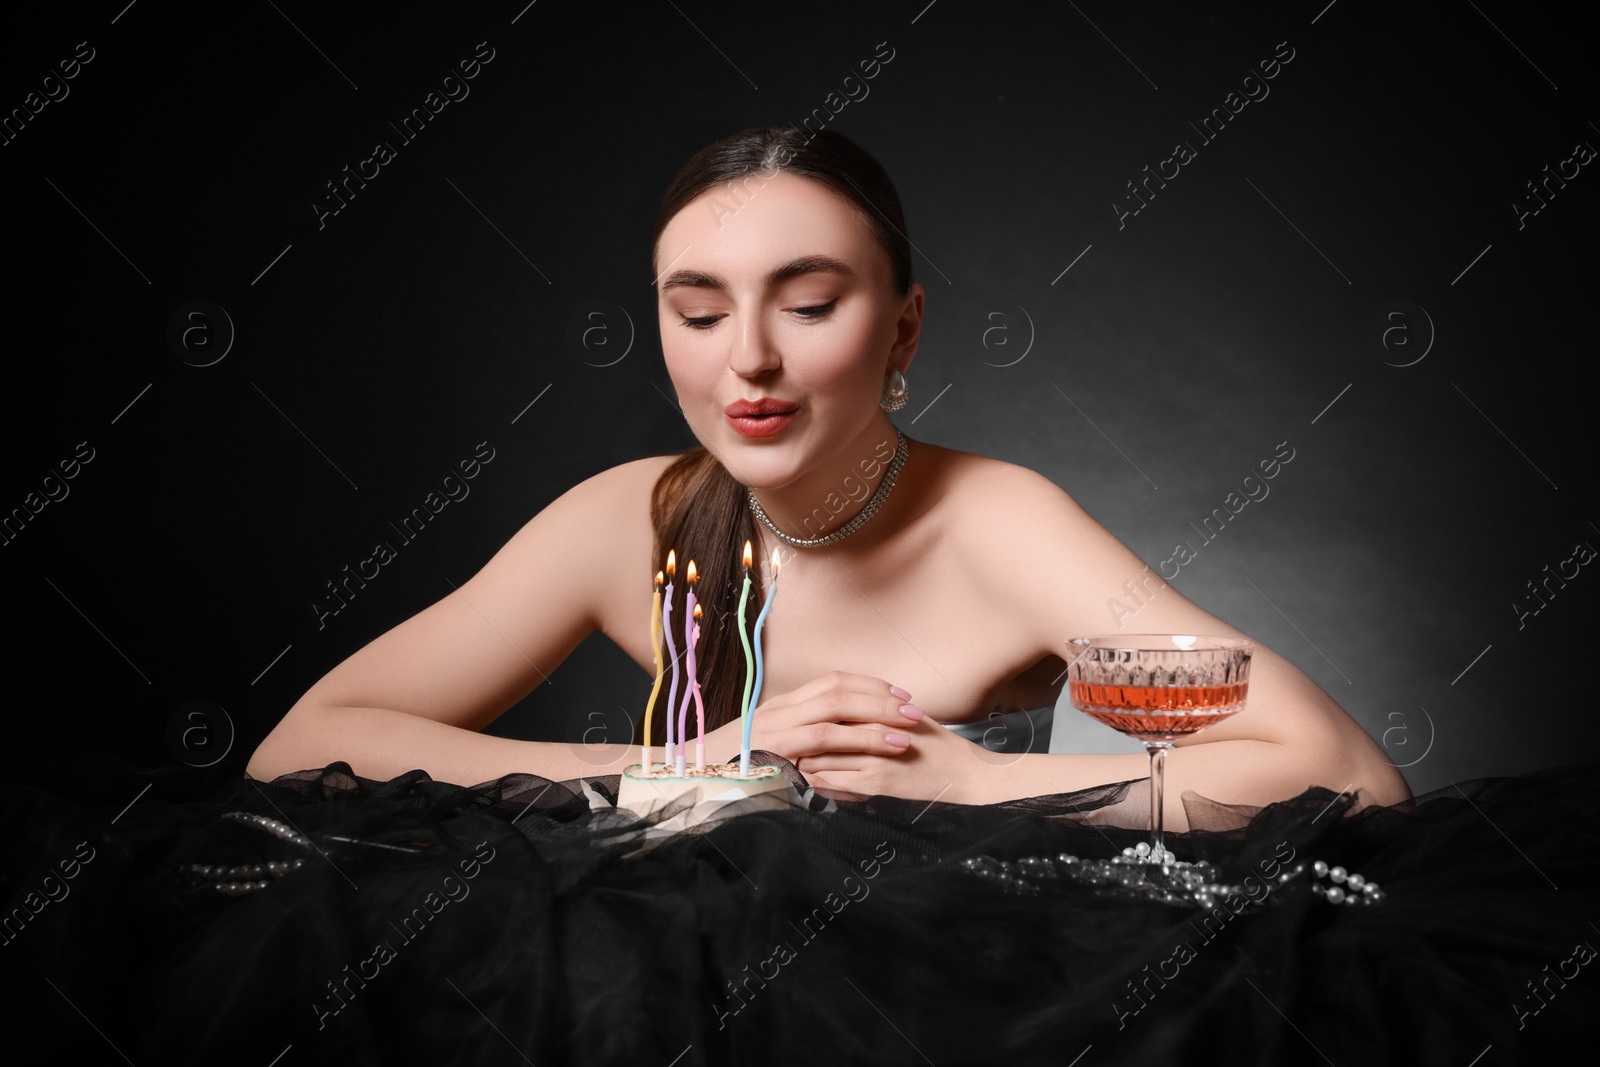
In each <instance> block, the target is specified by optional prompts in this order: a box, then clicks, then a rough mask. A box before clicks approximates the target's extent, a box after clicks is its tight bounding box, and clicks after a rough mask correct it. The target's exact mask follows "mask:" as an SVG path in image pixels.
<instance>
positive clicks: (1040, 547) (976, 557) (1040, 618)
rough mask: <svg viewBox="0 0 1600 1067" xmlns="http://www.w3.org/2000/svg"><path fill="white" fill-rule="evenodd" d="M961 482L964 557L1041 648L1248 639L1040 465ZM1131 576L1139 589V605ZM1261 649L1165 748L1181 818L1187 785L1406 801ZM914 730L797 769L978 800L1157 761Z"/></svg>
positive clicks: (1091, 780)
mask: <svg viewBox="0 0 1600 1067" xmlns="http://www.w3.org/2000/svg"><path fill="white" fill-rule="evenodd" d="M962 489H963V499H962V501H961V504H960V506H959V508H957V509H954V511H953V513H954V514H955V515H956V516H957V521H956V522H954V523H953V524H952V529H951V530H950V533H951V536H953V537H956V538H959V539H960V540H961V542H962V543H961V545H960V550H961V555H962V557H963V558H964V559H966V560H969V561H970V565H971V566H972V567H974V568H976V569H978V570H979V571H980V573H981V578H982V582H983V584H984V586H985V587H986V588H988V589H991V590H993V591H994V595H995V597H996V598H997V600H998V601H999V603H998V610H999V611H1000V612H1003V613H1004V615H1005V616H1006V617H1007V618H1009V619H1014V620H1019V621H1020V626H1019V632H1021V633H1025V634H1030V635H1032V637H1033V640H1034V641H1035V642H1036V643H1037V644H1036V647H1035V648H1033V649H1030V650H1029V651H1030V652H1031V653H1033V654H1034V655H1037V656H1041V657H1042V656H1045V655H1055V656H1059V657H1061V658H1062V659H1063V660H1066V661H1068V662H1070V661H1071V659H1072V656H1073V650H1072V648H1071V646H1069V645H1068V644H1067V641H1068V640H1069V639H1070V638H1073V637H1078V636H1085V635H1090V634H1104V633H1113V634H1114V633H1118V632H1125V633H1129V634H1134V633H1193V634H1210V635H1216V636H1227V637H1247V636H1248V635H1246V634H1244V633H1242V632H1241V631H1239V630H1237V629H1235V628H1234V627H1232V626H1229V625H1228V624H1227V623H1224V622H1222V621H1221V620H1220V619H1217V618H1216V617H1214V616H1212V615H1211V614H1209V613H1208V612H1206V611H1204V610H1202V609H1201V608H1200V607H1198V606H1197V605H1195V604H1194V603H1192V602H1191V601H1189V600H1188V599H1186V598H1185V597H1184V596H1183V595H1182V594H1180V593H1179V592H1178V591H1177V590H1176V589H1174V588H1172V587H1171V586H1170V585H1167V584H1166V582H1164V581H1163V580H1162V579H1161V577H1160V575H1159V574H1157V573H1156V572H1155V571H1154V570H1152V569H1151V568H1149V567H1147V566H1145V564H1144V563H1143V561H1141V560H1140V559H1139V558H1138V557H1137V556H1135V555H1134V554H1133V552H1132V551H1130V550H1129V549H1128V548H1127V546H1125V545H1123V544H1122V542H1120V541H1118V540H1117V539H1116V538H1115V537H1114V536H1112V534H1111V533H1110V532H1109V531H1108V530H1106V529H1105V528H1104V527H1103V526H1101V525H1100V524H1099V523H1098V522H1096V521H1095V520H1094V519H1093V518H1091V517H1090V516H1089V515H1088V514H1087V513H1086V512H1085V511H1084V510H1083V509H1082V508H1081V507H1079V506H1078V505H1077V504H1076V503H1075V502H1074V501H1073V500H1072V499H1071V498H1070V497H1069V496H1067V494H1066V493H1064V492H1062V490H1061V489H1060V488H1059V487H1057V486H1056V485H1054V484H1053V483H1051V482H1050V481H1049V480H1048V479H1046V478H1044V477H1043V476H1042V475H1039V474H1037V473H1035V472H1034V471H1031V470H1028V469H1027V468H1024V467H1018V466H1015V465H1012V464H1007V463H1000V462H998V461H986V463H985V467H984V469H983V471H982V476H981V477H968V478H967V479H966V480H965V483H964V485H963V487H962ZM1125 582H1131V583H1133V586H1134V588H1135V589H1136V590H1139V591H1140V592H1139V596H1138V599H1137V601H1135V600H1134V599H1133V598H1131V597H1130V596H1129V594H1128V591H1127V590H1126V588H1125V587H1124V584H1123V583H1125ZM1112 598H1116V599H1118V600H1120V601H1121V602H1122V603H1123V604H1124V605H1126V606H1127V607H1130V608H1136V609H1137V610H1136V612H1135V613H1134V614H1133V615H1132V617H1128V616H1126V615H1125V613H1123V612H1120V611H1119V612H1116V613H1113V611H1112V609H1111V608H1110V607H1108V601H1110V600H1111V599H1112ZM1119 620H1120V622H1121V624H1122V625H1121V626H1120V627H1119V625H1118V623H1119ZM1253 640H1254V639H1252V641H1253ZM1254 643H1255V650H1254V652H1253V654H1252V657H1251V664H1250V693H1249V696H1248V699H1247V701H1246V704H1245V707H1244V709H1243V710H1242V711H1240V712H1239V713H1238V714H1237V715H1234V716H1233V717H1231V718H1229V719H1227V720H1224V721H1223V722H1221V723H1219V724H1217V725H1215V726H1212V727H1210V728H1209V729H1207V730H1205V731H1204V732H1202V733H1199V734H1196V735H1193V736H1191V737H1187V738H1184V739H1182V740H1180V741H1178V742H1177V743H1176V747H1175V748H1174V750H1173V751H1171V752H1170V753H1169V754H1168V756H1167V763H1166V790H1165V793H1166V795H1165V805H1164V811H1165V819H1166V825H1167V826H1168V827H1170V828H1172V829H1177V830H1181V829H1184V828H1186V827H1187V825H1188V822H1187V818H1186V816H1185V813H1184V809H1183V806H1182V794H1183V792H1184V791H1185V790H1193V791H1195V792H1197V793H1199V794H1201V795H1202V796H1205V797H1208V798H1210V799H1212V800H1216V801H1219V802H1222V803H1228V804H1246V805H1252V806H1260V805H1265V804H1269V803H1272V802H1274V801H1278V800H1283V799H1286V798H1288V797H1292V796H1296V795H1298V794H1300V793H1302V792H1304V791H1305V790H1306V789H1307V788H1308V787H1309V786H1312V785H1321V786H1326V787H1327V788H1329V789H1331V790H1333V791H1334V792H1344V791H1360V792H1361V793H1362V794H1363V797H1364V800H1365V801H1366V802H1368V803H1378V804H1395V803H1399V802H1401V801H1403V800H1405V799H1407V798H1409V797H1410V795H1411V791H1410V789H1409V788H1408V787H1407V785H1406V782H1405V778H1404V776H1403V775H1401V773H1400V772H1399V771H1398V770H1397V769H1396V768H1395V767H1394V765H1393V763H1391V762H1390V761H1389V760H1388V759H1387V758H1386V757H1385V756H1384V754H1383V750H1382V749H1381V748H1379V747H1378V745H1377V744H1376V742H1374V741H1373V740H1372V738H1371V737H1370V736H1368V735H1367V733H1366V731H1365V730H1363V729H1362V728H1361V726H1360V724H1358V723H1357V722H1356V721H1355V720H1353V719H1351V718H1350V716H1349V715H1347V714H1346V713H1345V711H1344V709H1342V708H1341V707H1339V705H1338V704H1337V703H1336V702H1335V701H1334V700H1333V698H1332V697H1330V696H1329V695H1328V694H1327V693H1325V692H1323V690H1322V689H1321V688H1320V687H1318V686H1317V684H1316V683H1315V682H1313V681H1311V679H1310V678H1308V677H1306V676H1305V674H1303V673H1302V672H1301V671H1299V670H1298V669H1297V668H1295V667H1294V665H1293V664H1291V663H1289V662H1288V661H1287V660H1285V659H1284V658H1283V657H1282V656H1279V655H1277V654H1276V653H1275V652H1273V651H1272V650H1271V649H1269V648H1267V647H1266V646H1264V645H1262V644H1261V643H1260V642H1254ZM1107 729H1109V727H1107ZM909 732H910V734H911V736H912V744H911V747H910V749H909V750H908V751H907V752H906V753H905V754H904V755H901V756H899V757H897V758H895V759H893V760H884V759H881V758H876V757H873V756H870V755H854V754H826V755H819V756H813V757H807V758H803V759H802V760H801V761H800V762H799V764H798V766H799V768H800V771H801V773H802V774H805V775H806V776H807V777H808V778H811V777H815V778H816V780H817V781H818V783H819V784H822V785H825V786H829V787H832V788H835V789H840V790H846V791H849V792H852V793H857V794H862V795H871V794H874V793H887V794H893V795H896V796H905V797H919V798H924V799H930V800H931V799H933V798H935V797H942V798H943V799H945V800H951V801H957V802H961V803H973V804H977V803H990V802H993V801H999V800H1009V799H1014V798H1017V797H1027V796H1041V795H1046V794H1052V793H1062V792H1069V791H1072V790H1077V789H1085V788H1088V787H1090V786H1095V785H1103V784H1106V783H1110V782H1121V781H1128V780H1131V779H1136V778H1144V777H1147V776H1148V775H1149V773H1150V772H1149V762H1148V760H1147V758H1146V757H1145V756H1144V755H1141V754H1137V753H1134V754H1127V755H1072V754H1057V755H1049V754H1044V753H1034V754H1028V755H1024V756H1021V757H1020V758H1018V757H1006V758H1003V759H1000V758H996V757H995V755H994V754H992V753H989V752H986V751H984V750H982V749H980V748H978V747H977V746H975V745H973V744H972V743H971V742H970V741H966V740H965V739H963V738H960V737H957V736H956V735H954V734H952V733H951V732H950V731H948V730H945V729H943V728H942V727H938V726H937V724H926V723H923V724H918V725H917V726H916V727H913V728H912V729H911V730H910V731H909Z"/></svg>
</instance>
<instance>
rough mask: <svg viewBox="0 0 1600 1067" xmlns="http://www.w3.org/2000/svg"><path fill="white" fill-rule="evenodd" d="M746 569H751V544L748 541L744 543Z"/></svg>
mask: <svg viewBox="0 0 1600 1067" xmlns="http://www.w3.org/2000/svg"><path fill="white" fill-rule="evenodd" d="M744 569H745V570H749V569H750V542H749V541H746V542H745V543H744Z"/></svg>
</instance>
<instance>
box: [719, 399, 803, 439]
mask: <svg viewBox="0 0 1600 1067" xmlns="http://www.w3.org/2000/svg"><path fill="white" fill-rule="evenodd" d="M799 412H800V409H799V407H798V406H797V405H795V404H792V403H790V402H789V401H787V400H779V399H778V398H776V397H762V398H760V399H757V400H735V401H734V402H733V403H731V404H729V405H728V406H727V407H726V408H723V414H725V415H726V416H727V417H728V422H729V423H731V424H732V425H733V428H734V429H735V430H737V431H739V433H741V434H743V435H744V436H745V437H771V436H772V435H773V434H775V433H777V432H778V431H780V430H782V429H783V428H784V427H785V426H788V425H789V424H790V423H791V422H793V421H794V420H795V416H796V415H798V414H799Z"/></svg>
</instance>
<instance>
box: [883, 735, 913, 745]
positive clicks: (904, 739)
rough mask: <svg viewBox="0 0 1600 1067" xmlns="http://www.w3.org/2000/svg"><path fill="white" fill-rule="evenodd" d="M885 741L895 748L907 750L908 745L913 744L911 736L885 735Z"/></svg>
mask: <svg viewBox="0 0 1600 1067" xmlns="http://www.w3.org/2000/svg"><path fill="white" fill-rule="evenodd" d="M883 739H884V740H885V741H887V742H889V743H890V744H891V745H893V746H894V747H895V748H905V747H906V746H907V745H909V744H911V735H910V734H884V735H883Z"/></svg>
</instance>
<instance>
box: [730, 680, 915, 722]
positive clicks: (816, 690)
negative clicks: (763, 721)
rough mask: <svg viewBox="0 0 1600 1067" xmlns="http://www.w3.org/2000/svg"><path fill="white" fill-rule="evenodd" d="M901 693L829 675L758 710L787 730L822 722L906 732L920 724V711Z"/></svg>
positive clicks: (886, 686)
mask: <svg viewBox="0 0 1600 1067" xmlns="http://www.w3.org/2000/svg"><path fill="white" fill-rule="evenodd" d="M903 694H905V690H904V689H899V688H898V687H895V686H891V685H890V684H889V683H888V682H886V681H884V680H883V679H882V678H872V677H869V676H867V675H864V674H850V673H848V672H846V671H829V672H828V673H827V674H824V675H822V676H821V677H819V678H814V679H812V680H811V681H809V682H807V683H806V684H805V685H802V686H800V687H799V688H797V689H794V690H791V691H790V692H788V693H785V694H783V695H781V696H777V697H773V698H772V699H771V700H770V701H767V702H766V703H763V704H762V705H761V707H760V708H759V709H757V710H758V711H759V712H760V713H762V714H767V713H769V712H770V713H772V714H773V715H774V716H781V717H782V718H783V721H784V725H786V726H799V725H802V724H803V723H808V722H809V723H823V722H864V723H865V722H875V723H881V724H883V725H885V726H888V727H890V728H891V729H892V728H895V727H899V728H902V729H903V728H905V727H907V726H909V725H911V724H913V723H916V722H919V721H920V720H921V719H922V717H923V711H922V709H921V708H919V707H917V706H916V705H915V704H912V703H911V702H910V697H909V696H906V695H903Z"/></svg>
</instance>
